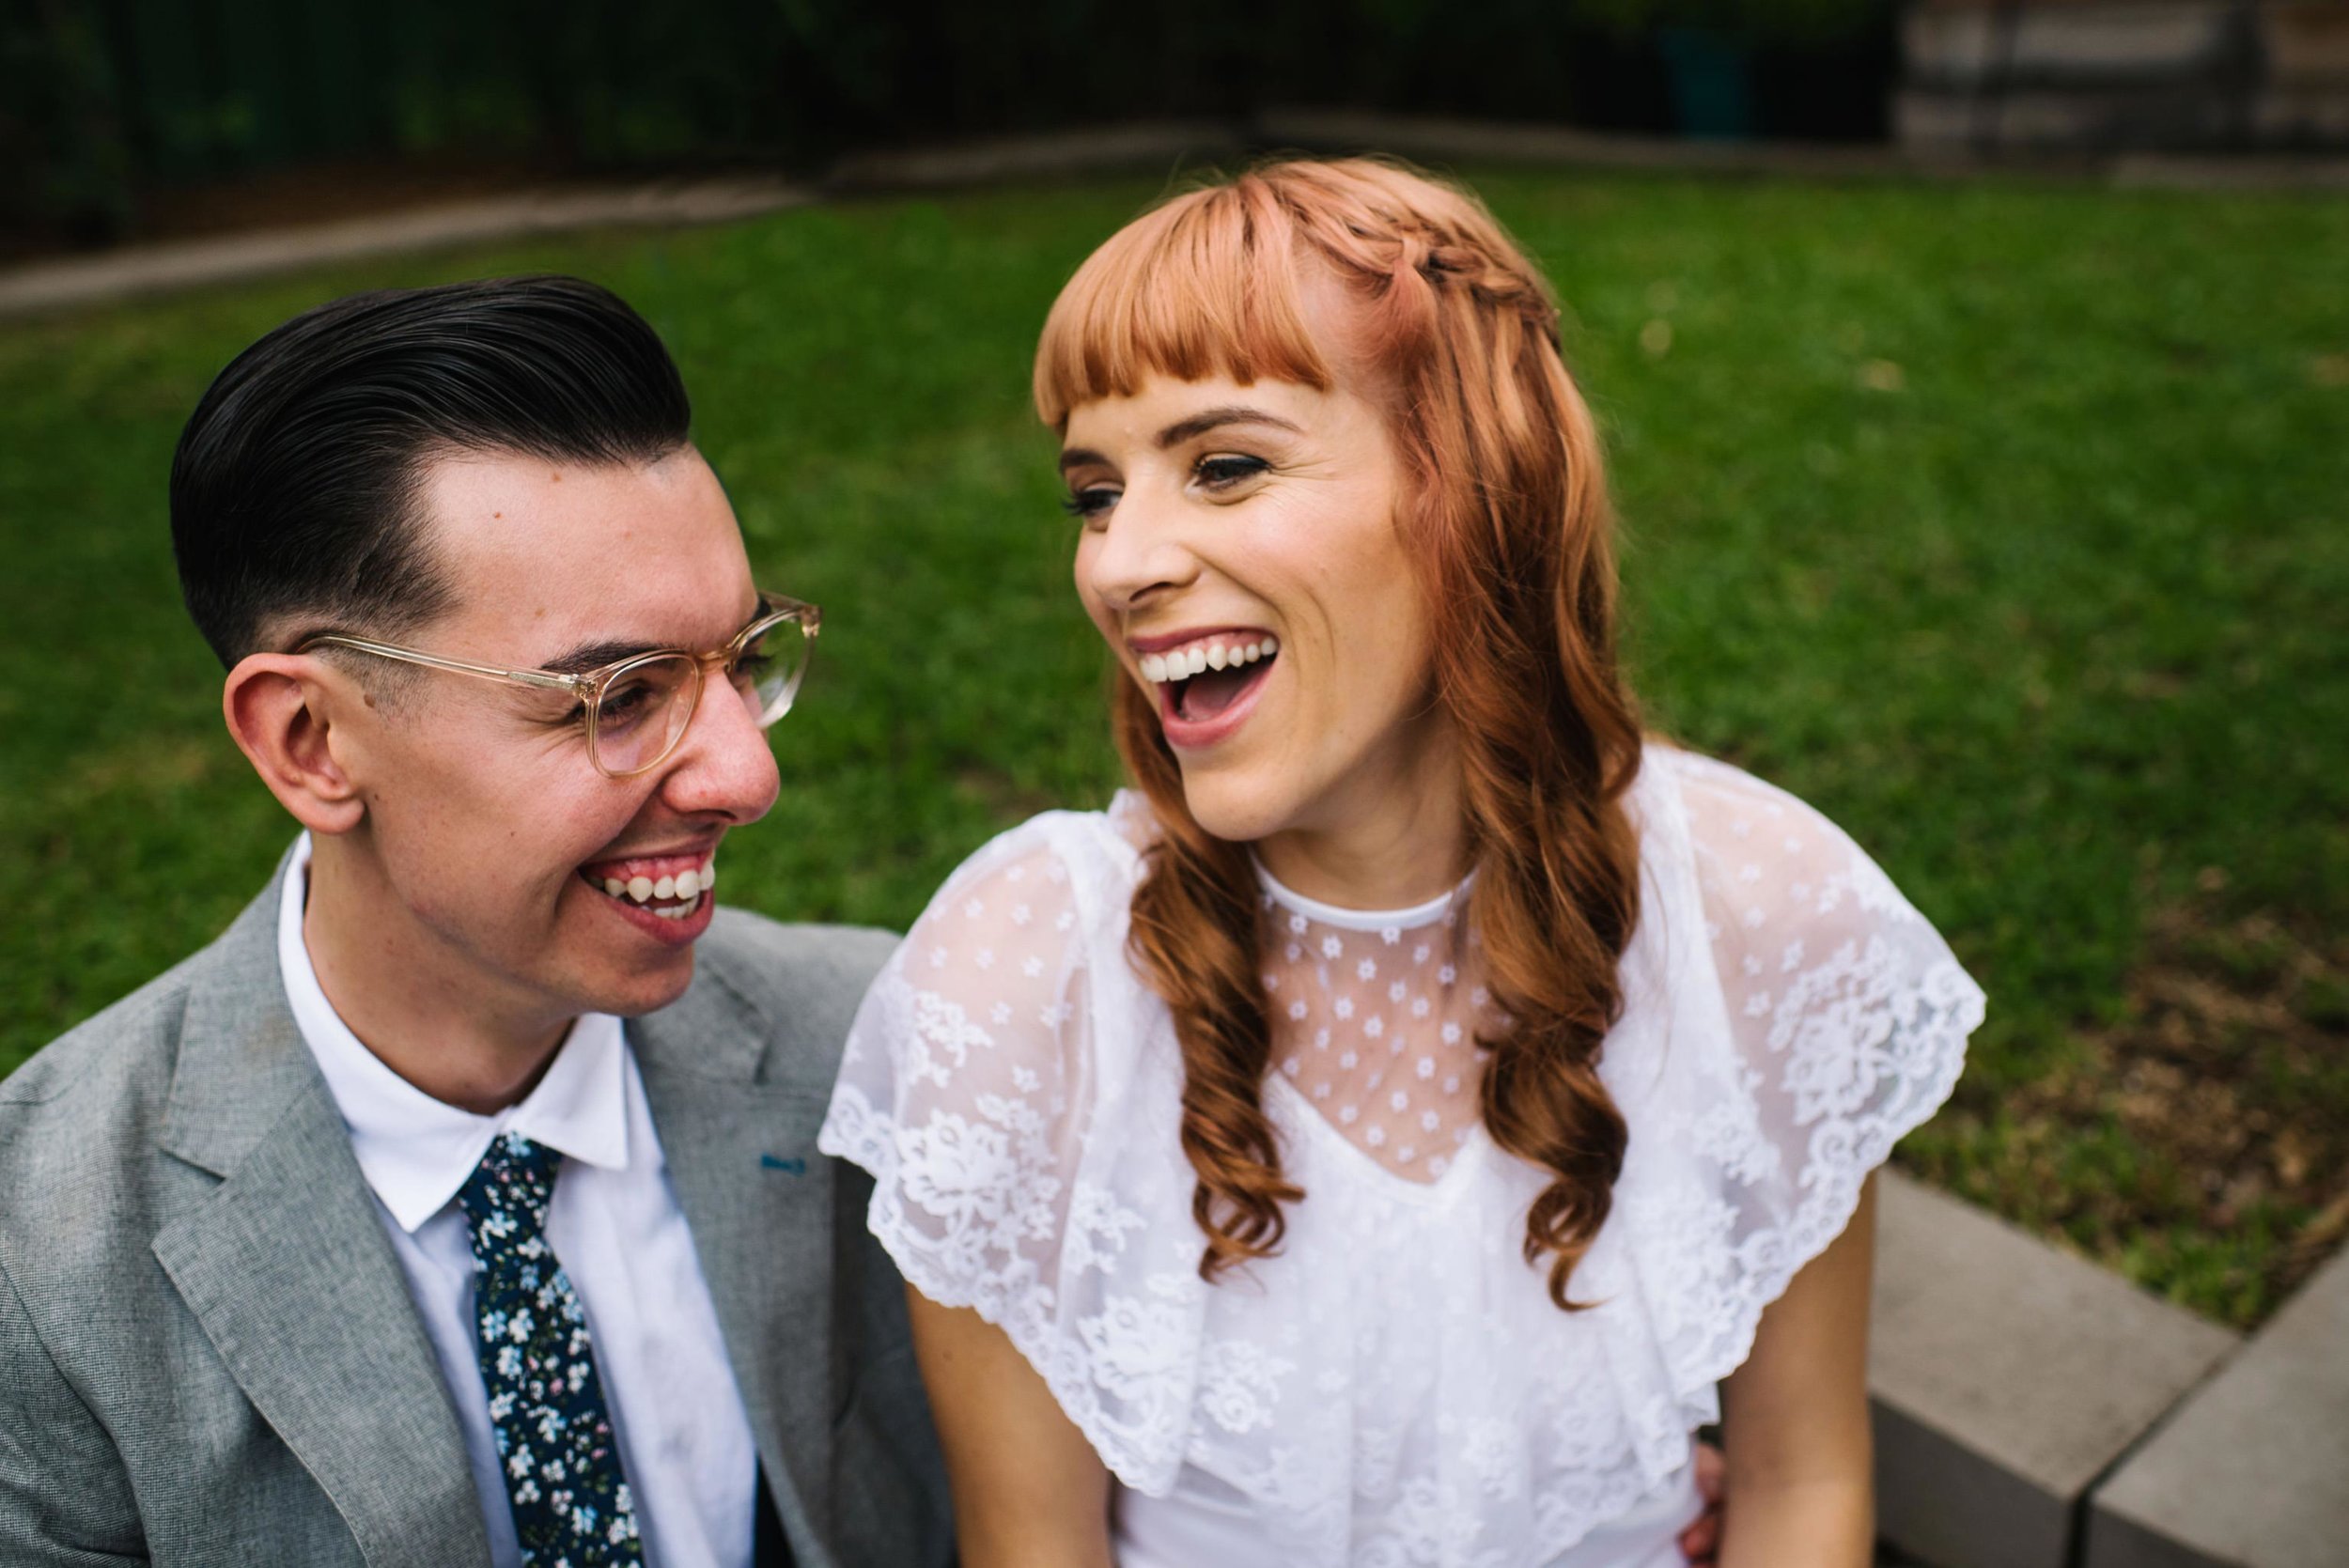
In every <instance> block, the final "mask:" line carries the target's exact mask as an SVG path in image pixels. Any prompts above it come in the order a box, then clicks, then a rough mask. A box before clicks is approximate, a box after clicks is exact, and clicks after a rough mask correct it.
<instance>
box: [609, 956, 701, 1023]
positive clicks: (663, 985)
mask: <svg viewBox="0 0 2349 1568" xmlns="http://www.w3.org/2000/svg"><path fill="white" fill-rule="evenodd" d="M587 978H588V983H587V985H586V986H584V987H583V989H584V990H585V992H586V993H587V995H588V997H589V998H590V999H591V1001H590V1003H589V1006H588V1007H587V1009H586V1010H587V1011H589V1012H595V1013H609V1014H612V1015H613V1016H614V1017H622V1018H641V1017H644V1016H645V1015H646V1014H647V1013H658V1012H660V1011H661V1009H662V1008H663V1007H666V1006H668V1005H669V1004H670V1003H671V1002H673V1001H677V999H678V998H679V997H681V996H683V995H684V994H685V993H686V991H687V990H689V989H690V988H692V984H693V950H692V948H690V947H684V948H679V949H677V952H676V953H674V954H671V955H666V956H664V957H663V959H662V961H661V963H660V964H659V965H658V966H655V967H650V968H645V969H641V970H638V971H637V972H635V973H632V974H630V975H629V976H628V977H627V978H626V979H625V980H620V981H617V982H614V980H612V979H611V978H610V977H599V976H592V975H591V976H589V977H587ZM599 979H600V980H601V981H602V983H601V984H598V981H599Z"/></svg>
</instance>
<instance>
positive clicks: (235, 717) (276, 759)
mask: <svg viewBox="0 0 2349 1568" xmlns="http://www.w3.org/2000/svg"><path fill="white" fill-rule="evenodd" d="M360 706H363V705H362V703H361V699H360V698H359V696H358V692H357V689H356V688H355V687H354V686H353V685H352V683H351V682H350V680H349V679H348V678H347V677H345V676H343V675H341V674H340V673H339V672H337V671H336V670H334V668H333V666H331V665H329V664H327V663H325V662H324V661H323V660H318V659H313V658H310V657H307V656H305V655H301V654H290V653H256V654H248V655H246V656H245V657H244V658H243V659H241V660H238V662H237V667H236V668H235V669H233V670H231V671H229V672H228V679H227V681H226V684H224V685H223V686H222V688H221V693H220V708H221V714H222V716H223V717H224V718H226V720H227V721H228V733H229V735H230V737H233V738H234V739H235V740H236V742H237V746H238V748H239V750H241V751H242V752H243V753H244V754H245V758H246V760H247V761H249V762H251V763H252V764H253V770H254V771H255V772H257V773H258V774H260V775H261V782H262V783H263V784H267V785H269V789H270V793H271V794H272V795H274V796H276V797H277V800H278V803H279V804H281V805H283V806H284V807H285V808H286V809H287V810H288V811H289V812H291V813H292V814H293V815H294V817H295V819H296V820H297V821H299V822H300V823H301V824H302V825H303V827H305V828H307V829H309V830H310V831H312V832H314V833H347V832H349V831H350V830H351V829H353V828H355V827H357V826H358V825H359V822H360V819H361V818H363V817H364V816H366V802H365V801H363V800H361V799H360V798H359V788H358V785H357V784H355V783H353V782H352V780H351V778H350V773H349V771H348V770H347V768H346V767H345V763H346V761H347V760H348V759H347V757H346V756H345V755H344V754H343V753H347V752H348V751H349V750H350V736H349V733H348V731H347V730H346V731H345V732H343V733H340V734H338V733H337V732H336V729H335V722H336V718H337V715H340V714H350V715H352V716H353V718H354V719H355V717H356V714H357V712H358V711H359V708H360Z"/></svg>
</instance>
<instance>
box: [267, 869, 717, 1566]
mask: <svg viewBox="0 0 2349 1568" xmlns="http://www.w3.org/2000/svg"><path fill="white" fill-rule="evenodd" d="M309 868H310V837H309V835H308V834H307V833H304V834H303V835H302V837H301V839H300V840H299V841H298V842H297V843H296V845H295V848H294V860H293V864H292V865H291V867H289V868H288V871H287V874H286V888H285V895H284V899H283V901H282V903H281V904H280V905H279V908H278V916H277V955H278V963H279V966H280V968H281V969H282V970H284V973H285V981H286V996H287V1000H288V1001H289V1002H291V1003H292V1006H293V1016H294V1022H295V1024H296V1025H297V1026H299V1027H300V1029H301V1031H302V1037H303V1040H304V1041H305V1042H307V1044H308V1045H309V1048H310V1050H311V1053H312V1054H313V1055H314V1056H316V1057H317V1058H318V1063H319V1071H320V1072H322V1073H324V1074H325V1076H326V1086H327V1089H328V1090H329V1091H330V1092H331V1093H332V1094H334V1103H335V1105H336V1107H337V1108H338V1109H339V1110H341V1112H342V1118H343V1123H344V1125H345V1126H347V1127H349V1128H350V1146H351V1152H352V1153H353V1154H355V1155H356V1156H357V1157H358V1159H359V1170H360V1172H361V1173H362V1174H364V1175H365V1176H366V1180H367V1185H368V1187H369V1188H372V1189H373V1190H374V1193H375V1199H376V1207H377V1210H378V1212H379V1213H381V1215H382V1217H383V1226H384V1229H385V1230H386V1231H387V1232H389V1233H390V1235H391V1238H392V1250H393V1251H395V1252H396V1253H397V1254H398V1256H399V1264H400V1267H401V1268H402V1269H404V1270H405V1271H406V1273H407V1276H408V1290H409V1293H410V1294H411V1295H412V1296H414V1297H415V1302H416V1308H417V1311H418V1312H420V1313H421V1314H422V1315H423V1318H424V1325H425V1328H426V1329H427V1331H428V1333H429V1334H430V1336H431V1339H432V1348H433V1350H434V1351H435V1353H437V1354H438V1355H439V1357H440V1360H441V1375H442V1376H443V1378H445V1379H446V1380H447V1383H448V1389H449V1393H450V1394H451V1396H452V1398H453V1403H454V1404H455V1405H456V1408H457V1418H458V1423H459V1426H460V1427H461V1428H462V1429H463V1431H464V1435H465V1451H466V1455H467V1457H468V1458H469V1459H470V1460H471V1462H472V1466H473V1477H474V1489H475V1490H476V1491H477V1492H478V1493H479V1494H480V1496H481V1511H482V1514H483V1517H484V1518H485V1519H486V1520H487V1521H488V1524H489V1531H490V1558H491V1560H492V1561H494V1562H495V1563H496V1564H497V1568H519V1565H520V1563H521V1549H520V1547H519V1546H518V1545H517V1544H516V1541H515V1537H514V1518H513V1509H512V1505H511V1503H510V1502H509V1501H508V1499H507V1497H506V1483H505V1480H504V1478H503V1476H502V1475H501V1473H500V1470H499V1466H498V1457H497V1443H496V1440H495V1438H494V1437H493V1436H492V1435H491V1430H490V1402H489V1396H488V1394H487V1393H486V1392H485V1391H484V1390H483V1388H482V1383H481V1369H480V1363H479V1361H478V1359H477V1358H476V1355H475V1351H474V1343H475V1342H474V1299H473V1295H474V1275H476V1274H477V1273H479V1272H480V1265H478V1264H477V1263H475V1262H474V1255H473V1245H472V1241H471V1239H470V1236H469V1234H468V1232H467V1230H466V1225H465V1217H464V1212H463V1210H461V1209H460V1208H459V1206H458V1204H457V1203H456V1198H457V1193H458V1190H459V1188H462V1187H463V1186H464V1185H465V1179H466V1178H467V1177H468V1176H470V1175H471V1174H472V1173H473V1170H474V1166H475V1165H476V1164H478V1163H479V1162H480V1159H481V1157H482V1155H483V1154H484V1153H485V1152H486V1151H487V1150H488V1149H489V1146H490V1140H492V1139H493V1138H496V1137H497V1136H498V1135H499V1134H501V1133H506V1132H519V1133H521V1134H522V1135H523V1136H524V1137H526V1138H529V1139H532V1140H534V1141H537V1142H539V1143H543V1144H545V1145H547V1146H548V1147H549V1148H552V1149H557V1150H560V1151H561V1152H562V1153H563V1154H564V1155H565V1156H567V1157H568V1158H567V1159H566V1161H565V1163H564V1164H563V1165H562V1166H561V1167H560V1169H559V1174H558V1177H557V1179H556V1181H555V1184H554V1193H553V1196H552V1199H551V1200H550V1201H549V1203H548V1205H547V1229H546V1234H547V1241H548V1243H549V1244H550V1245H551V1246H552V1247H553V1249H554V1253H555V1256H556V1257H557V1258H558V1259H560V1260H561V1261H562V1265H563V1268H564V1271H565V1272H566V1273H568V1275H569V1276H570V1280H571V1286H572V1288H573V1289H574V1290H575V1291H577V1292H578V1294H579V1299H580V1305H581V1307H582V1308H583V1310H584V1311H585V1312H586V1314H587V1327H588V1332H589V1333H590V1334H591V1335H592V1336H593V1339H594V1343H595V1356H596V1367H597V1370H598V1372H599V1374H601V1379H602V1383H603V1391H604V1401H605V1403H606V1404H607V1405H609V1406H610V1411H611V1417H612V1425H613V1429H614V1433H615V1434H616V1435H617V1436H618V1439H619V1447H620V1454H621V1460H622V1463H623V1465H624V1466H625V1467H626V1469H627V1472H628V1479H629V1484H630V1489H631V1490H632V1492H633V1494H634V1497H635V1501H636V1522H637V1528H638V1529H639V1531H640V1532H641V1533H642V1535H643V1538H644V1547H645V1560H646V1563H647V1564H650V1565H653V1568H703V1565H705V1564H708V1565H711V1568H750V1563H751V1559H752V1529H753V1517H754V1508H755V1499H754V1496H753V1491H754V1487H755V1485H756V1474H757V1463H758V1461H757V1450H756V1447H755V1445H754V1443H753V1441H752V1438H751V1429H750V1421H749V1418H748V1417H747V1416H746V1415H745V1414H744V1413H743V1409H742V1398H741V1394H740V1393H739V1390H738V1389H736V1388H735V1384H734V1374H733V1371H732V1369H731V1368H730V1367H729V1366H728V1365H727V1362H726V1349H725V1343H724V1340H723V1336H722V1335H721V1333H720V1331H719V1327H718V1314H717V1310H716V1308H714V1307H713V1306H712V1305H711V1304H710V1300H709V1288H708V1283H707V1281H704V1280H703V1278H702V1271H701V1265H700V1262H699V1261H698V1260H697V1259H696V1258H695V1256H694V1253H693V1238H692V1235H691V1234H689V1233H688V1231H687V1230H686V1226H685V1216H684V1214H683V1213H682V1212H680V1211H679V1209H678V1208H677V1197H676V1194H675V1193H674V1192H672V1191H671V1189H670V1187H669V1182H668V1177H667V1174H666V1171H665V1166H666V1161H665V1160H663V1158H662V1157H661V1141H660V1139H659V1137H658V1136H657V1135H656V1134H655V1133H654V1131H653V1125H652V1113H651V1110H650V1109H649V1107H648V1106H647V1105H646V1099H645V1086H644V1083H643V1080H642V1079H640V1078H639V1077H638V1075H637V1071H636V1060H635V1057H634V1056H633V1055H632V1054H631V1053H630V1050H629V1046H628V1038H627V1035H626V1034H625V1032H623V1030H622V1027H621V1023H620V1020H619V1019H618V1018H615V1017H611V1016H610V1015H608V1014H601V1013H590V1014H587V1015H585V1016H584V1017H581V1018H580V1019H579V1021H578V1022H577V1023H575V1024H573V1025H572V1026H571V1032H570V1033H569V1035H568V1037H567V1038H566V1039H565V1040H564V1043H563V1045H562V1047H561V1048H559V1049H558V1050H557V1051H556V1052H555V1056H554V1061H553V1062H552V1063H551V1064H550V1065H549V1066H548V1068H547V1071H546V1075H545V1077H543V1078H541V1079H539V1080H538V1086H537V1088H535V1089H533V1090H532V1091H531V1092H530V1094H529V1097H528V1098H526V1099H524V1100H523V1101H522V1102H521V1104H519V1105H515V1106H511V1107H508V1108H507V1109H506V1110H502V1111H500V1112H499V1113H498V1114H496V1115H495V1116H476V1115H474V1113H473V1112H472V1111H469V1110H459V1108H458V1107H456V1106H453V1105H448V1104H446V1103H444V1102H443V1101H440V1100H436V1099H434V1098H432V1097H431V1096H430V1095H428V1094H425V1093H424V1092H423V1091H422V1090H420V1089H418V1088H416V1087H415V1086H414V1085H413V1084H411V1083H410V1082H408V1081H407V1080H406V1079H403V1078H401V1077H400V1076H399V1075H398V1074H397V1073H395V1072H393V1071H392V1070H391V1069H390V1068H389V1067H387V1066H385V1065H384V1064H383V1063H382V1062H381V1060H380V1059H379V1058H378V1057H377V1056H376V1055H375V1054H374V1053H373V1052H372V1051H370V1050H368V1049H367V1048H366V1046H365V1045H364V1044H362V1043H361V1042H360V1040H359V1038H358V1036H357V1035H355V1034H353V1033H351V1032H350V1028H349V1027H348V1026H347V1025H345V1024H344V1022H343V1020H342V1018H341V1017H340V1016H338V1015H337V1014H336V1013H335V1011H334V1005H333V1003H331V1002H329V1001H327V1000H326V993H325V992H324V991H323V990H321V989H320V988H319V980H318V972H317V970H314V969H313V968H312V967H311V964H310V953H309V949H308V947H307V946H306V945H305V944H304V942H303V936H302V914H303V901H304V898H305V896H306V895H307V893H308V889H309Z"/></svg>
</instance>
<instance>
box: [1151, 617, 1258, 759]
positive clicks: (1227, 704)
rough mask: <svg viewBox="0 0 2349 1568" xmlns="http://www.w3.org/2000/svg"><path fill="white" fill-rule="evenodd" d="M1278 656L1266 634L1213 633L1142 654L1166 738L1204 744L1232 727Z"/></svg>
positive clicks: (1185, 743) (1181, 743) (1177, 742)
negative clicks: (1156, 697) (1155, 696)
mask: <svg viewBox="0 0 2349 1568" xmlns="http://www.w3.org/2000/svg"><path fill="white" fill-rule="evenodd" d="M1280 652H1281V644H1280V640H1279V639H1278V638H1276V637H1273V636H1272V635H1271V634H1269V633H1254V632H1249V633H1239V634H1234V633H1231V632H1213V633H1209V634H1208V635H1206V636H1203V637H1197V638H1193V639H1191V640H1190V641H1189V642H1186V643H1183V644H1178V645H1177V646H1175V647H1172V648H1168V649H1165V650H1163V651H1154V652H1151V653H1146V654H1143V656H1142V658H1141V660H1140V662H1141V666H1142V677H1143V679H1144V680H1146V681H1148V682H1149V683H1150V684H1151V685H1152V686H1153V687H1154V688H1156V690H1157V692H1158V698H1159V721H1160V722H1161V723H1162V724H1163V726H1164V728H1165V730H1166V737H1167V739H1168V740H1169V741H1170V742H1171V743H1173V744H1174V745H1176V746H1186V747H1196V746H1206V745H1211V744H1213V743H1214V742H1215V741H1218V740H1221V739H1222V738H1223V737H1225V736H1226V735H1228V734H1230V733H1231V732H1232V731H1233V730H1234V729H1237V727H1238V725H1239V721H1240V720H1241V719H1242V718H1243V717H1245V715H1246V712H1247V708H1248V706H1249V699H1250V698H1252V697H1253V696H1254V695H1255V693H1256V692H1257V691H1258V690H1259V689H1261V688H1262V687H1263V685H1264V683H1265V679H1266V677H1267V676H1268V675H1270V674H1271V673H1272V663H1273V660H1276V659H1277V658H1279V657H1280Z"/></svg>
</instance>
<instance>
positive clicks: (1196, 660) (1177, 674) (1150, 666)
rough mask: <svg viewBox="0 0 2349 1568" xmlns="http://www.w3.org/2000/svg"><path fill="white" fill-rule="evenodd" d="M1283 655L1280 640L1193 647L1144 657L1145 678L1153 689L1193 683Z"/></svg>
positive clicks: (1143, 673)
mask: <svg viewBox="0 0 2349 1568" xmlns="http://www.w3.org/2000/svg"><path fill="white" fill-rule="evenodd" d="M1280 651H1281V642H1280V639H1279V638H1277V637H1265V638H1261V639H1257V640H1254V641H1251V642H1239V643H1224V642H1213V643H1193V644H1191V645H1190V647H1187V648H1176V649H1175V651H1174V652H1172V653H1166V654H1157V653H1145V654H1143V656H1142V678H1143V679H1144V680H1146V681H1148V682H1150V683H1151V684H1152V685H1153V686H1160V685H1164V684H1165V683H1166V682H1168V681H1170V680H1189V679H1190V677H1191V676H1193V675H1200V674H1203V673H1204V672H1206V671H1208V670H1228V669H1231V668H1233V667H1234V666H1235V665H1239V664H1253V663H1254V662H1256V660H1259V659H1270V658H1271V657H1272V656H1273V655H1274V654H1276V653H1279V652H1280Z"/></svg>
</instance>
